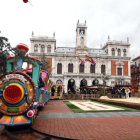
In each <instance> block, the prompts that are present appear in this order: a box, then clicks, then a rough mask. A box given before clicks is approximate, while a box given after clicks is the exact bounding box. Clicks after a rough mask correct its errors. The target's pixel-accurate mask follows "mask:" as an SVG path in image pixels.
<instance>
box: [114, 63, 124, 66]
mask: <svg viewBox="0 0 140 140" xmlns="http://www.w3.org/2000/svg"><path fill="white" fill-rule="evenodd" d="M115 65H116V66H123V65H124V63H123V62H116V63H115Z"/></svg>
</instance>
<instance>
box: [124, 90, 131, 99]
mask: <svg viewBox="0 0 140 140" xmlns="http://www.w3.org/2000/svg"><path fill="white" fill-rule="evenodd" d="M129 93H130V91H129V89H126V90H125V94H126V99H128V98H129Z"/></svg>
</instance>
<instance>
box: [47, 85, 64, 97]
mask: <svg viewBox="0 0 140 140" xmlns="http://www.w3.org/2000/svg"><path fill="white" fill-rule="evenodd" d="M63 92H64V85H63V84H52V85H51V92H50V99H63Z"/></svg>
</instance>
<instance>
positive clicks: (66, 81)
mask: <svg viewBox="0 0 140 140" xmlns="http://www.w3.org/2000/svg"><path fill="white" fill-rule="evenodd" d="M67 84H68V79H67V77H66V76H65V77H64V85H65V88H64V89H65V93H67V92H68V91H67V90H68V89H67Z"/></svg>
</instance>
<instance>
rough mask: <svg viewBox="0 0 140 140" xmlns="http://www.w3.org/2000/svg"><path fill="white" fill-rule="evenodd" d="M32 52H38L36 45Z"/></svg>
mask: <svg viewBox="0 0 140 140" xmlns="http://www.w3.org/2000/svg"><path fill="white" fill-rule="evenodd" d="M34 52H38V45H37V44H35V46H34Z"/></svg>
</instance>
